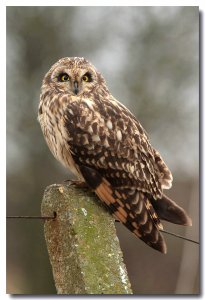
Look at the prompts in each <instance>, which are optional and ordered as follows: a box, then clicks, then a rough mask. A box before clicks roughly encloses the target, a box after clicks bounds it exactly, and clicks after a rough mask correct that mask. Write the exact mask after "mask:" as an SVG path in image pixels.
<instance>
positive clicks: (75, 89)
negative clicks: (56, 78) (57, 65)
mask: <svg viewBox="0 0 205 300" xmlns="http://www.w3.org/2000/svg"><path fill="white" fill-rule="evenodd" d="M73 91H74V93H75V94H76V95H77V94H78V92H79V88H78V82H77V81H74V89H73Z"/></svg>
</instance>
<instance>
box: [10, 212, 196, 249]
mask: <svg viewBox="0 0 205 300" xmlns="http://www.w3.org/2000/svg"><path fill="white" fill-rule="evenodd" d="M6 218H7V219H39V220H49V219H52V220H54V219H55V218H56V213H55V212H54V213H53V216H7V217H6ZM115 221H116V222H119V221H118V220H115ZM159 231H161V232H163V233H166V234H169V235H172V236H175V237H177V238H180V239H183V240H185V241H188V242H192V243H195V244H198V245H199V244H200V243H199V242H197V241H194V240H192V239H188V238H186V237H184V236H181V235H179V234H176V233H173V232H170V231H166V230H162V229H160V230H159Z"/></svg>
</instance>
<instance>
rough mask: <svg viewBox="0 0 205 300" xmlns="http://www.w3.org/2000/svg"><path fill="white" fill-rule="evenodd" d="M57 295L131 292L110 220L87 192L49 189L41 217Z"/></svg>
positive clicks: (72, 188)
mask: <svg viewBox="0 0 205 300" xmlns="http://www.w3.org/2000/svg"><path fill="white" fill-rule="evenodd" d="M54 212H55V213H56V218H55V219H54V220H52V219H49V220H46V221H45V224H44V232H45V239H46V243H47V248H48V253H49V258H50V262H51V265H52V270H53V277H54V280H55V286H56V289H57V293H58V294H132V290H131V287H130V282H129V279H128V276H127V271H126V267H125V265H124V263H123V256H122V252H121V249H120V245H119V241H118V238H117V235H116V230H115V226H114V219H113V217H112V216H111V215H110V214H109V213H108V212H107V211H106V210H105V209H104V207H103V206H102V204H101V203H100V201H99V200H98V199H97V198H96V196H95V195H94V194H93V193H91V192H90V191H88V189H82V188H81V189H80V188H79V187H75V186H73V185H70V186H68V185H56V184H55V185H51V186H49V187H48V188H47V189H46V190H45V193H44V197H43V201H42V215H43V216H52V215H53V213H54Z"/></svg>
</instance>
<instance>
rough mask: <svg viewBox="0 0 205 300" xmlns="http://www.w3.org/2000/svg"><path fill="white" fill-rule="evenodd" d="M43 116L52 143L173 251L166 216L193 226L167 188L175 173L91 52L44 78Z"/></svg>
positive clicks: (139, 229)
mask: <svg viewBox="0 0 205 300" xmlns="http://www.w3.org/2000/svg"><path fill="white" fill-rule="evenodd" d="M38 119H39V122H40V124H41V128H42V131H43V133H44V136H45V139H46V141H47V144H48V146H49V148H50V150H51V152H52V153H53V155H54V156H55V157H56V159H58V160H59V161H60V162H61V163H62V164H63V165H64V166H65V167H67V168H69V169H70V170H71V171H72V172H73V173H74V174H75V175H76V176H77V177H78V178H79V180H81V181H85V182H86V183H87V184H88V185H89V186H90V187H91V188H92V189H93V190H95V192H96V194H97V195H98V197H99V198H100V199H101V200H102V201H103V202H104V203H105V205H106V206H107V207H108V209H109V210H110V212H111V213H112V214H113V215H114V216H115V217H116V218H118V219H119V220H120V221H121V222H122V223H123V224H124V225H125V226H126V227H127V228H128V229H130V230H131V231H132V232H133V233H134V234H135V235H136V236H137V237H139V238H140V239H141V240H143V241H144V242H146V243H147V244H148V245H149V246H151V247H153V248H155V249H157V250H159V251H161V252H163V253H166V244H165V241H164V238H163V236H162V234H161V233H160V231H159V229H162V228H163V227H162V224H161V222H160V219H165V220H167V221H170V222H173V223H177V224H182V225H191V219H190V218H189V217H188V215H187V214H186V212H185V211H184V210H183V209H182V208H181V207H179V206H178V205H177V204H176V203H175V202H174V201H172V200H170V199H169V198H168V197H166V196H165V195H164V194H163V189H169V188H170V187H171V185H172V174H171V172H170V171H169V169H168V167H167V166H166V164H165V163H164V161H163V159H162V157H161V156H160V154H159V152H157V151H156V150H155V149H154V148H153V147H152V146H151V144H150V142H149V139H148V136H147V133H146V132H145V130H144V129H143V128H142V126H141V124H140V123H139V122H138V121H137V119H136V118H135V117H134V115H133V114H132V113H131V112H130V111H129V110H128V109H127V108H126V107H125V106H123V105H122V104H121V103H119V102H118V101H117V100H116V99H115V98H114V97H113V96H112V95H111V94H110V92H109V90H108V88H107V86H106V83H105V80H104V78H103V77H102V75H101V74H100V73H99V72H98V71H97V70H96V69H95V68H94V66H93V65H92V64H90V63H89V62H88V61H87V60H85V59H84V58H78V57H74V58H63V59H60V60H59V61H58V62H57V63H56V64H54V65H53V66H52V67H51V69H50V70H49V72H48V73H47V74H46V75H45V78H44V80H43V85H42V90H41V97H40V104H39V113H38Z"/></svg>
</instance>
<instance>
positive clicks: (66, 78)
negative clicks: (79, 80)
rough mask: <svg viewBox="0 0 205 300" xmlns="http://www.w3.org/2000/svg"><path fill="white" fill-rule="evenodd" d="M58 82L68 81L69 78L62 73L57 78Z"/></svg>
mask: <svg viewBox="0 0 205 300" xmlns="http://www.w3.org/2000/svg"><path fill="white" fill-rule="evenodd" d="M58 81H61V82H65V81H69V76H68V74H67V73H62V74H60V75H59V76H58Z"/></svg>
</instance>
